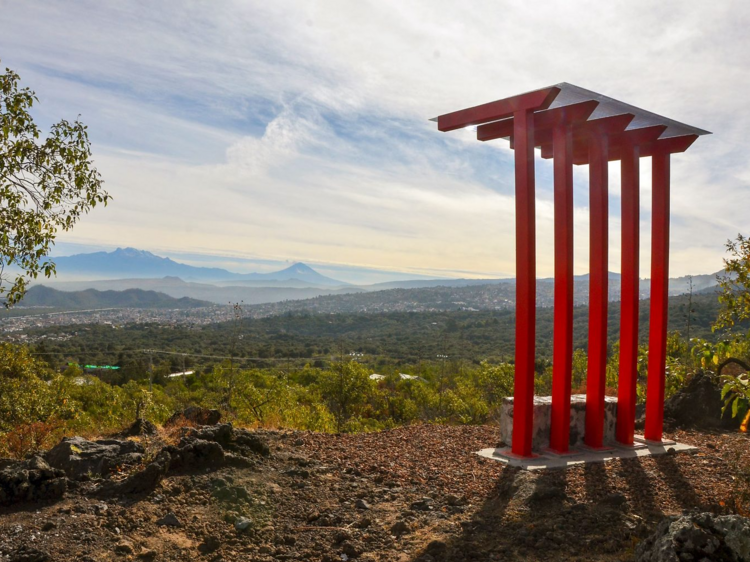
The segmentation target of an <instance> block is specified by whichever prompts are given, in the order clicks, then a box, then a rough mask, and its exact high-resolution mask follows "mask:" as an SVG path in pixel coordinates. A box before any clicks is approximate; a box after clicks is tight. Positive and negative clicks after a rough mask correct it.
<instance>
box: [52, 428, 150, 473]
mask: <svg viewBox="0 0 750 562" xmlns="http://www.w3.org/2000/svg"><path fill="white" fill-rule="evenodd" d="M143 453H144V449H143V446H141V445H140V444H139V443H136V442H135V441H126V440H124V441H121V440H118V439H101V440H99V441H89V440H87V439H84V438H83V437H65V438H63V440H62V441H60V443H58V444H57V445H55V446H54V447H53V448H52V449H50V450H49V451H48V452H47V454H46V455H45V458H46V460H47V462H48V463H49V464H50V466H52V467H54V468H59V469H60V470H62V471H64V472H65V474H66V475H67V476H68V477H69V478H72V479H75V480H85V479H87V478H89V477H90V476H92V475H93V476H107V475H109V474H110V473H111V472H112V471H113V470H115V469H116V468H117V467H119V466H123V465H133V464H138V463H140V462H141V461H142V460H143Z"/></svg>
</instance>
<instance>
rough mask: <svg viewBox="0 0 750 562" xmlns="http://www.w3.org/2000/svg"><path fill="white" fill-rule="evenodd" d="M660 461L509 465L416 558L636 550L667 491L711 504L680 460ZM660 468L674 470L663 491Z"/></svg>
mask: <svg viewBox="0 0 750 562" xmlns="http://www.w3.org/2000/svg"><path fill="white" fill-rule="evenodd" d="M655 462H656V461H653V462H652V461H649V460H647V459H646V460H644V459H643V458H632V459H622V460H620V461H614V462H612V463H611V464H609V465H607V464H605V463H591V464H587V465H584V466H582V467H580V466H579V467H577V468H575V469H573V470H571V469H567V470H566V469H553V470H541V471H534V472H528V471H524V470H521V469H518V468H515V467H506V468H505V469H504V470H503V472H502V474H501V476H500V477H499V478H498V480H497V482H496V484H495V486H494V487H493V489H492V491H491V492H490V493H489V494H488V495H487V497H486V499H485V500H484V502H483V503H482V504H481V505H480V506H479V507H478V509H476V510H475V511H471V515H470V516H469V515H468V513H469V511H467V517H466V519H465V520H464V521H460V523H459V525H460V529H461V531H460V533H459V534H457V535H456V534H455V531H450V530H449V531H448V532H447V533H446V534H444V535H442V538H440V534H439V532H437V529H435V532H433V533H431V534H432V536H433V538H434V540H431V541H428V543H427V544H426V545H425V547H423V548H422V549H421V550H420V551H419V552H418V553H417V554H415V555H414V556H412V558H411V560H412V562H447V561H451V562H463V561H479V560H518V561H521V560H551V559H554V557H555V556H573V557H575V556H578V557H582V556H586V557H590V558H592V559H593V558H599V557H601V558H606V557H611V556H613V555H620V556H622V555H632V553H633V551H634V547H635V545H636V544H637V543H638V542H640V541H641V540H643V539H644V538H646V537H647V536H648V535H649V534H650V533H651V532H652V531H653V529H654V528H655V526H656V524H657V523H658V521H660V520H661V519H662V518H663V516H664V510H663V509H662V508H661V507H660V497H663V495H664V494H665V493H666V494H671V495H672V496H673V497H674V498H682V499H681V500H680V501H679V505H680V507H681V508H682V509H685V510H687V509H696V508H702V509H707V506H705V505H702V502H701V499H700V497H699V495H698V494H697V493H696V492H695V490H694V488H693V485H692V484H691V482H690V480H689V479H688V478H686V477H685V475H684V474H683V473H682V469H681V468H680V466H679V464H678V463H677V462H675V461H674V459H673V458H668V457H661V459H660V460H659V461H658V462H656V467H657V468H656V469H654V466H653V463H655ZM576 471H577V472H576ZM657 472H659V473H666V472H669V474H670V477H669V478H668V479H667V480H668V482H670V484H669V486H668V488H669V489H668V490H656V487H657V486H661V483H660V482H661V480H663V479H664V478H657V474H655V473H657ZM662 475H663V474H662ZM446 528H448V527H447V526H446ZM452 528H453V529H455V528H456V525H455V524H454V526H453V527H452ZM448 529H449V528H448ZM445 536H448V537H449V538H448V539H446V538H445Z"/></svg>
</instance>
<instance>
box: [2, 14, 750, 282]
mask: <svg viewBox="0 0 750 562" xmlns="http://www.w3.org/2000/svg"><path fill="white" fill-rule="evenodd" d="M0 13H1V15H2V17H0V58H2V61H3V63H4V64H5V65H7V66H10V67H12V68H14V69H16V70H18V71H19V72H20V73H21V74H22V78H23V81H24V83H25V84H28V85H29V86H31V87H32V88H33V89H35V90H36V91H37V93H38V95H39V97H40V99H41V103H40V105H39V113H38V116H39V118H40V120H42V121H43V122H45V123H51V122H53V121H54V120H56V119H59V118H61V117H67V118H70V117H75V116H76V115H78V114H81V116H82V119H83V120H84V121H85V122H86V123H87V124H89V126H90V132H91V136H92V139H93V141H94V147H95V151H96V160H97V165H98V166H99V168H100V170H101V171H102V173H103V174H104V177H105V179H106V181H107V186H108V188H109V190H110V191H111V193H112V194H113V195H114V197H115V199H114V201H113V202H112V204H111V205H110V206H109V207H108V208H106V209H97V210H96V211H95V212H94V213H93V214H92V215H90V216H89V217H86V219H85V220H84V221H82V222H81V223H80V224H79V225H78V226H77V227H76V228H75V229H74V230H73V231H72V233H71V234H70V235H66V236H64V237H63V238H62V241H63V242H77V243H84V244H93V245H95V244H102V245H108V244H110V245H130V246H138V247H142V248H146V249H157V248H158V249H160V250H162V251H171V252H172V253H178V252H183V253H212V252H213V253H216V254H220V255H225V256H228V255H232V256H235V257H242V256H244V257H247V258H259V259H267V260H271V261H275V260H279V261H280V262H281V261H284V260H295V259H300V260H306V261H311V262H315V263H321V264H326V263H327V264H331V267H334V266H362V267H367V268H376V269H388V270H402V271H409V272H413V273H415V274H417V273H423V274H431V275H439V274H443V275H451V274H460V275H467V274H473V275H476V276H485V275H488V276H498V275H512V274H513V268H514V266H513V259H514V254H513V251H514V250H513V248H514V244H513V236H514V235H513V232H514V231H513V226H514V222H513V221H514V217H513V198H512V195H513V183H512V179H513V176H512V153H511V152H510V151H509V150H508V149H507V147H506V146H504V143H503V141H497V143H487V144H483V143H478V142H477V141H476V140H475V139H473V138H472V137H471V135H470V134H469V133H468V132H456V133H450V134H442V133H438V132H437V131H436V130H435V128H434V124H432V123H429V122H427V121H426V119H427V118H428V117H433V116H435V115H438V114H440V113H444V112H447V111H451V110H455V109H459V108H461V107H466V106H470V105H474V104H477V103H482V102H485V101H489V100H492V99H497V98H500V97H503V96H506V95H510V94H514V93H518V92H522V91H527V90H530V89H535V88H538V87H541V86H545V85H549V84H553V83H556V82H559V81H568V82H572V83H575V84H579V85H581V86H583V87H586V88H590V89H593V90H597V91H601V92H602V93H604V94H608V95H612V96H614V97H618V98H620V99H623V100H624V101H627V102H629V103H632V104H634V105H638V106H641V107H644V108H646V109H650V110H653V111H655V112H659V113H663V114H665V115H667V116H669V117H672V118H675V119H678V120H682V121H685V122H688V123H690V124H694V125H696V126H699V127H702V128H706V129H708V130H712V131H714V132H715V133H716V134H715V135H714V136H713V137H708V138H703V139H700V140H699V141H698V143H696V145H695V146H694V147H693V148H691V150H690V151H689V153H688V154H686V155H684V156H677V157H675V158H674V167H673V202H672V209H673V219H674V220H673V232H672V271H673V273H675V274H685V273H702V272H709V271H715V270H716V269H718V268H719V267H720V266H721V258H722V254H723V242H724V240H725V239H726V238H729V237H732V236H734V235H735V234H736V233H737V232H738V231H742V230H743V229H746V210H747V209H748V208H750V205H749V204H750V190H748V180H750V164H749V163H748V160H747V158H746V154H747V152H748V150H747V149H748V146H747V144H748V141H747V139H746V131H747V130H748V128H749V127H750V116H749V115H748V113H747V112H746V111H745V102H744V99H743V92H746V91H748V85H750V84H748V82H750V73H749V72H748V67H749V64H748V63H750V44H749V43H750V39H748V37H747V34H746V33H745V30H746V24H747V23H748V21H747V20H748V18H749V17H750V8H748V7H747V6H746V4H745V3H742V2H739V1H735V2H726V3H722V4H716V3H713V4H707V3H704V2H698V1H687V2H684V1H683V2H676V1H668V2H662V3H659V4H654V3H651V2H646V1H645V0H641V1H636V2H629V3H608V2H594V1H578V2H550V3H545V5H544V7H543V8H542V7H540V6H539V5H537V4H533V3H528V2H515V1H510V2H503V3H497V2H490V1H487V2H479V3H472V4H471V5H469V6H468V7H467V5H466V4H461V3H456V2H436V1H426V0H425V1H423V2H408V3H406V2H397V1H395V0H391V1H387V0H383V1H378V2H374V1H373V2H356V3H354V2H345V1H343V0H342V1H340V2H336V1H331V2H283V3H280V2H246V1H243V2H239V1H238V2H222V3H183V2H159V3H153V2H151V3H149V2H145V1H143V2H127V3H106V2H95V1H93V0H91V1H88V2H76V3H61V2H51V1H50V2H43V1H42V2H33V3H30V2H20V1H17V2H16V1H12V0H10V1H6V2H4V3H2V5H1V6H0ZM643 167H644V172H643V173H644V192H643V197H642V199H643V219H644V221H643V225H642V238H643V244H642V252H641V255H642V266H641V267H642V275H644V276H645V275H648V264H649V255H650V254H649V251H648V241H649V239H650V238H649V223H648V219H649V212H650V203H649V201H648V196H649V193H650V191H649V189H648V177H647V172H648V168H647V165H646V164H645V163H644V166H643ZM537 169H538V172H539V180H538V202H539V203H538V208H539V211H538V227H539V232H538V244H539V273H540V275H549V274H551V272H552V245H553V237H552V211H551V206H550V202H551V198H552V191H551V171H550V166H549V163H548V162H540V163H539V164H538V166H537ZM612 178H613V181H612V188H611V192H612V211H613V218H612V221H611V227H610V228H611V245H612V260H611V268H612V269H613V270H618V269H619V266H618V263H617V259H618V256H619V251H618V243H619V235H618V229H619V220H618V213H619V189H618V185H617V181H618V180H619V175H618V174H617V170H616V166H613V169H612ZM576 181H577V182H578V185H577V189H576V205H577V210H576V215H575V217H576V228H577V231H576V244H577V246H576V271H577V272H578V273H582V272H585V271H586V269H587V256H588V253H587V243H588V236H587V232H586V230H587V228H588V221H587V210H586V208H587V204H588V197H587V188H586V173H585V169H583V170H581V171H579V172H577V174H576Z"/></svg>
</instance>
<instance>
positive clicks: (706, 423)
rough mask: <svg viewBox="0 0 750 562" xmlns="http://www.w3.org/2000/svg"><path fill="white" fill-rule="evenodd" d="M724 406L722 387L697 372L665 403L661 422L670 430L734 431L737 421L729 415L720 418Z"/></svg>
mask: <svg viewBox="0 0 750 562" xmlns="http://www.w3.org/2000/svg"><path fill="white" fill-rule="evenodd" d="M723 405H724V401H723V400H722V399H721V386H720V385H719V384H717V383H715V382H714V381H713V380H712V379H711V377H710V376H709V375H708V374H706V373H704V372H702V371H699V372H697V373H696V374H695V375H694V376H693V378H692V379H690V381H689V382H688V383H687V384H686V385H685V386H684V387H682V388H680V389H679V390H678V391H677V392H675V393H674V394H673V395H672V396H671V397H670V398H669V399H667V401H666V402H665V403H664V422H665V424H666V425H667V426H668V427H669V428H691V427H692V428H696V429H715V428H720V427H721V428H725V429H736V428H737V427H739V425H740V420H739V419H737V418H732V414H731V412H729V411H728V412H726V413H724V415H722V413H721V408H722V406H723Z"/></svg>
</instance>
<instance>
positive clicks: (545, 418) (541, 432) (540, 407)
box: [500, 394, 617, 451]
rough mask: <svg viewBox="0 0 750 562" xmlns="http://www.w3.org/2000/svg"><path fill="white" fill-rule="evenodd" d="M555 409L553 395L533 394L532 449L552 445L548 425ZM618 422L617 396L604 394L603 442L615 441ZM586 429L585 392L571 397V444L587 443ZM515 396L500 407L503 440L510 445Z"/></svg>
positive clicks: (536, 449) (538, 449) (501, 436)
mask: <svg viewBox="0 0 750 562" xmlns="http://www.w3.org/2000/svg"><path fill="white" fill-rule="evenodd" d="M551 411H552V397H551V396H535V397H534V428H533V435H534V436H533V439H532V449H533V450H534V451H541V450H543V449H544V448H546V447H548V446H549V427H550V416H551ZM616 422H617V398H616V397H614V396H607V397H605V410H604V442H605V443H614V441H615V423H616ZM585 429H586V395H585V394H574V395H572V396H571V397H570V447H571V448H573V447H577V446H580V445H583V444H584V441H583V439H584V433H585ZM512 436H513V398H512V397H509V398H504V399H503V405H502V407H501V410H500V439H501V440H502V441H503V442H504V443H506V444H510V443H511V442H512V441H513V437H512Z"/></svg>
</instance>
